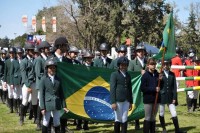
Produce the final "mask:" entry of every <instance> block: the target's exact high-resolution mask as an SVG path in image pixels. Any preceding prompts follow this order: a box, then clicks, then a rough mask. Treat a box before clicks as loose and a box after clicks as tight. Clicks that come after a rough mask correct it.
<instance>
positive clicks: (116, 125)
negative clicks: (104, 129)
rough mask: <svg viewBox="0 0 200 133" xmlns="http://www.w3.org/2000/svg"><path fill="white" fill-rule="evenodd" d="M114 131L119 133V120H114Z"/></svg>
mask: <svg viewBox="0 0 200 133" xmlns="http://www.w3.org/2000/svg"><path fill="white" fill-rule="evenodd" d="M114 132H115V133H120V122H118V121H117V122H115V125H114Z"/></svg>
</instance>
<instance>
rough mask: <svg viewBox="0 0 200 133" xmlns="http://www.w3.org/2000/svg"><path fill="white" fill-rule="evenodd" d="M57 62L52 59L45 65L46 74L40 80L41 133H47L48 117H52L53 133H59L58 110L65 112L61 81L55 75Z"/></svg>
mask: <svg viewBox="0 0 200 133" xmlns="http://www.w3.org/2000/svg"><path fill="white" fill-rule="evenodd" d="M56 67H57V62H56V61H55V60H54V59H53V58H52V59H48V60H47V61H46V63H45V69H46V73H47V74H45V75H44V76H43V77H42V79H41V86H40V100H39V101H40V108H41V113H42V115H43V125H42V133H48V124H49V121H50V117H51V116H52V117H53V126H54V128H55V133H60V112H59V111H60V110H61V109H64V110H65V111H66V112H68V110H67V109H66V105H65V100H64V96H63V94H64V92H63V90H62V87H61V80H60V79H59V78H58V77H57V75H56Z"/></svg>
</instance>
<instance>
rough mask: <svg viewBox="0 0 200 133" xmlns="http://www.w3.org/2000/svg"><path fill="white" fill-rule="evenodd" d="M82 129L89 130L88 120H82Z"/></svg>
mask: <svg viewBox="0 0 200 133" xmlns="http://www.w3.org/2000/svg"><path fill="white" fill-rule="evenodd" d="M83 129H84V130H89V127H88V121H87V120H84V122H83Z"/></svg>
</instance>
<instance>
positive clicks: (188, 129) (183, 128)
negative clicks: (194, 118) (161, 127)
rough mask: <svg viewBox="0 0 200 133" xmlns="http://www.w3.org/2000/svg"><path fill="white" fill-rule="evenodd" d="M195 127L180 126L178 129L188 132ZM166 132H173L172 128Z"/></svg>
mask: <svg viewBox="0 0 200 133" xmlns="http://www.w3.org/2000/svg"><path fill="white" fill-rule="evenodd" d="M195 128H196V127H195V126H189V127H181V128H180V130H181V131H187V132H189V131H190V130H192V129H195ZM167 132H174V130H168V131H167Z"/></svg>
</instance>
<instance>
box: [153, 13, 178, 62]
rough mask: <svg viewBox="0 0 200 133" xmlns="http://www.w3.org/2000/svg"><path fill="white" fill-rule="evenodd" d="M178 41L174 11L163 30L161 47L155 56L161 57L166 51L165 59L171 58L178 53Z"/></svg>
mask: <svg viewBox="0 0 200 133" xmlns="http://www.w3.org/2000/svg"><path fill="white" fill-rule="evenodd" d="M175 47H176V42H175V30H174V21H173V12H171V13H170V14H169V18H168V20H167V23H166V26H165V29H164V31H163V42H162V44H161V47H160V51H159V53H158V54H157V55H155V56H154V57H153V58H155V59H161V58H162V54H163V52H164V48H166V51H165V59H171V58H172V57H174V56H175V55H176V48H175Z"/></svg>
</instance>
